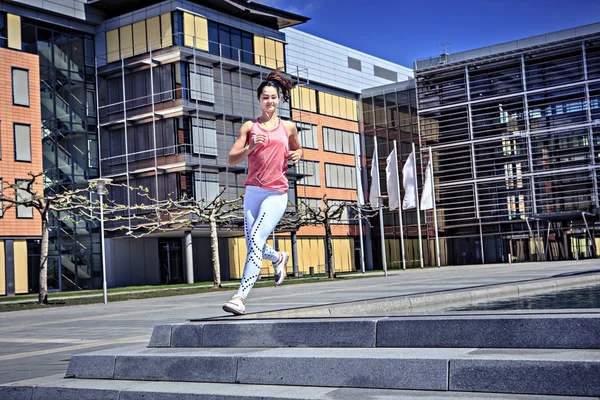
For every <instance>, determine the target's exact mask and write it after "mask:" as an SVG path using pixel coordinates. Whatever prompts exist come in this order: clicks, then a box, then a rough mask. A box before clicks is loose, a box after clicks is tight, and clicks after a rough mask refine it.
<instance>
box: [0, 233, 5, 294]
mask: <svg viewBox="0 0 600 400" xmlns="http://www.w3.org/2000/svg"><path fill="white" fill-rule="evenodd" d="M4 257H5V256H4V241H3V240H0V296H3V295H5V294H6V262H5V258H4Z"/></svg>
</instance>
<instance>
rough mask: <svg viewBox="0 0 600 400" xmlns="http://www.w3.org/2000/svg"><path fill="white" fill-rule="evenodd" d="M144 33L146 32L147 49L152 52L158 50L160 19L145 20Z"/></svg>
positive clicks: (159, 44)
mask: <svg viewBox="0 0 600 400" xmlns="http://www.w3.org/2000/svg"><path fill="white" fill-rule="evenodd" d="M146 31H147V32H148V47H149V48H151V49H152V50H156V49H160V48H161V47H162V45H161V43H160V17H159V16H158V15H157V16H156V17H152V18H148V19H147V20H146Z"/></svg>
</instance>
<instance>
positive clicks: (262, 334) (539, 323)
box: [150, 313, 600, 349]
mask: <svg viewBox="0 0 600 400" xmlns="http://www.w3.org/2000/svg"><path fill="white" fill-rule="evenodd" d="M598 338H600V313H582V314H573V313H568V314H566V313H565V314H559V313H541V314H533V315H532V314H525V315H523V314H511V315H498V314H496V315H476V314H467V315H442V316H429V315H428V316H407V317H368V318H344V317H338V318H327V319H319V318H305V319H265V320H260V319H253V320H240V319H235V318H223V319H221V320H204V321H202V320H198V321H192V322H190V323H186V324H176V325H158V326H156V327H155V328H154V331H153V333H152V338H151V340H150V347H157V348H158V347H176V348H177V347H246V348H248V347H482V348H483V347H485V348H536V349H542V348H547V349H600V340H599V339H598Z"/></svg>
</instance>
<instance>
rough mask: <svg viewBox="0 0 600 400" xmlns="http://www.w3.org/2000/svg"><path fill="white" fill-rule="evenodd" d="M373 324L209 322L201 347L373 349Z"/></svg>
mask: <svg viewBox="0 0 600 400" xmlns="http://www.w3.org/2000/svg"><path fill="white" fill-rule="evenodd" d="M376 324H377V321H376V319H363V320H337V321H331V320H302V321H297V320H287V321H279V320H275V321H257V322H250V321H240V322H238V323H230V322H222V323H215V322H212V323H205V324H203V335H202V338H203V340H202V346H204V347H267V348H268V347H374V346H375V331H376ZM173 335H174V337H175V335H176V334H175V331H174V333H173ZM188 343H189V342H188Z"/></svg>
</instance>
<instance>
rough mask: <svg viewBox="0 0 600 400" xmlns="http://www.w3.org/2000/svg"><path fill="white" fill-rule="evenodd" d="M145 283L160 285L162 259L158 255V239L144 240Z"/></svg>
mask: <svg viewBox="0 0 600 400" xmlns="http://www.w3.org/2000/svg"><path fill="white" fill-rule="evenodd" d="M144 245H145V249H144V257H145V262H144V265H145V269H144V270H145V283H144V284H145V285H160V260H159V255H158V239H157V238H147V239H145V240H144Z"/></svg>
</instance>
